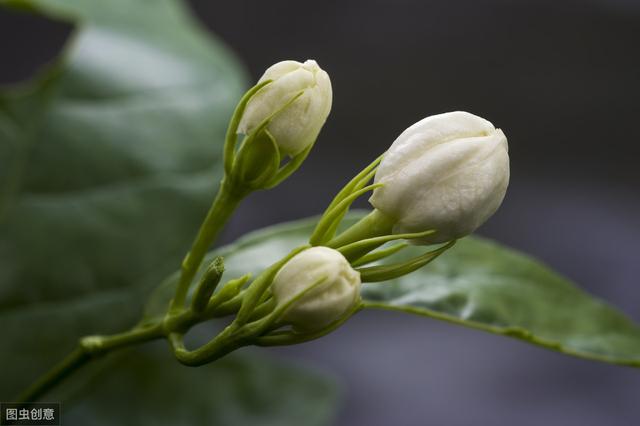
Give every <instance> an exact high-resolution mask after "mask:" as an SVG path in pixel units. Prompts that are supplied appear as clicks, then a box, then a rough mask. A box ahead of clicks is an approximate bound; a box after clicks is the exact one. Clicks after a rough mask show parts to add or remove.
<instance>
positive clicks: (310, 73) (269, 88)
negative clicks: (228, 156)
mask: <svg viewBox="0 0 640 426" xmlns="http://www.w3.org/2000/svg"><path fill="white" fill-rule="evenodd" d="M267 80H272V82H271V83H269V84H267V85H266V86H264V87H263V88H261V89H260V90H258V92H256V93H255V95H253V96H252V97H251V99H250V100H249V102H248V103H247V106H246V109H245V111H244V114H243V115H242V119H241V120H240V124H239V126H238V131H239V132H240V133H244V134H248V133H249V132H251V130H253V129H254V128H256V127H257V126H258V125H260V123H261V122H262V121H263V120H265V119H266V118H268V117H269V116H271V115H272V114H273V113H275V112H276V111H278V110H280V109H281V108H283V107H284V106H285V105H286V104H287V103H288V102H290V101H291V100H292V99H293V98H294V97H295V96H296V95H298V94H299V93H301V92H302V94H301V95H300V97H298V98H297V99H296V100H295V101H293V102H292V103H291V104H289V105H288V106H286V107H285V108H284V109H283V110H282V111H280V112H279V113H277V114H276V116H275V117H273V119H272V120H271V122H270V123H269V125H268V126H267V129H268V130H269V132H270V133H271V134H272V135H273V137H274V139H275V141H276V143H277V144H278V147H279V148H280V150H281V152H282V154H289V155H291V156H293V155H296V154H298V153H300V152H302V151H304V149H305V148H307V147H308V146H309V145H311V144H313V143H314V142H315V140H316V138H317V137H318V134H319V133H320V129H321V128H322V125H323V124H324V122H325V121H326V119H327V116H328V115H329V111H330V110H331V101H332V92H331V80H330V79H329V75H328V74H327V73H326V72H325V71H323V70H322V69H321V68H320V67H319V66H318V64H317V63H316V61H313V60H307V61H306V62H305V63H303V64H302V63H300V62H296V61H282V62H278V63H277V64H275V65H272V66H271V67H269V69H267V70H266V71H265V73H264V75H263V76H262V77H261V78H260V80H259V81H258V83H262V82H264V81H267Z"/></svg>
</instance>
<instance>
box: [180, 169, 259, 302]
mask: <svg viewBox="0 0 640 426" xmlns="http://www.w3.org/2000/svg"><path fill="white" fill-rule="evenodd" d="M247 195H248V193H247V192H246V191H241V190H239V189H238V188H237V187H235V186H234V185H233V184H232V183H231V182H230V181H229V180H227V179H226V178H225V179H223V180H222V182H221V183H220V189H219V191H218V194H217V195H216V198H215V200H213V204H211V208H209V212H208V213H207V216H206V217H205V219H204V222H202V225H201V226H200V230H199V231H198V235H196V238H195V240H194V241H193V244H192V245H191V249H190V250H189V252H188V253H187V255H186V256H185V258H184V260H183V261H182V268H181V275H180V281H179V282H178V288H177V289H176V295H175V297H174V298H173V300H172V301H171V307H170V311H173V312H175V311H179V310H182V309H184V303H185V300H186V298H187V293H188V291H189V286H190V285H191V282H192V281H193V277H194V276H195V275H196V272H197V271H198V268H199V267H200V264H201V263H202V260H203V259H204V256H205V255H206V253H207V250H209V247H210V246H211V244H213V242H214V240H215V239H216V237H217V236H218V234H219V233H220V231H221V230H222V228H223V227H224V225H225V224H226V223H227V222H228V221H229V218H230V217H231V215H232V214H233V212H234V211H235V209H236V208H237V207H238V204H240V201H242V199H243V198H244V197H246V196H247Z"/></svg>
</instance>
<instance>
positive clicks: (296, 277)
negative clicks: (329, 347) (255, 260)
mask: <svg viewBox="0 0 640 426" xmlns="http://www.w3.org/2000/svg"><path fill="white" fill-rule="evenodd" d="M272 291H273V295H274V298H275V300H276V302H277V304H278V306H282V305H285V304H287V303H289V302H290V301H291V300H292V299H294V298H296V297H299V296H300V295H301V294H302V293H304V294H303V295H302V296H300V298H299V299H298V300H295V301H294V302H293V303H292V304H291V306H289V307H288V309H287V310H286V311H285V312H284V314H283V316H282V320H283V321H284V322H285V323H287V324H291V325H292V326H293V327H294V329H296V330H300V331H315V330H319V329H321V328H323V327H325V326H327V325H329V324H330V323H332V322H333V321H335V320H337V319H340V318H341V317H342V316H343V315H345V314H346V313H347V312H348V311H349V310H350V309H352V308H353V307H354V306H355V305H356V303H358V301H359V300H360V274H359V273H358V272H357V271H355V270H354V269H353V268H352V267H351V265H350V264H349V262H348V261H347V259H345V258H344V256H343V255H342V254H341V253H340V252H339V251H337V250H334V249H331V248H328V247H311V248H309V249H307V250H305V251H303V252H301V253H299V254H297V255H296V256H294V257H292V258H291V260H289V261H288V262H287V263H286V264H285V265H284V266H283V267H282V268H281V269H280V271H278V273H277V274H276V276H275V278H274V280H273V284H272Z"/></svg>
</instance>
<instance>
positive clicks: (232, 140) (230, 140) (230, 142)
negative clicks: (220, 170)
mask: <svg viewBox="0 0 640 426" xmlns="http://www.w3.org/2000/svg"><path fill="white" fill-rule="evenodd" d="M272 81H273V80H266V81H263V82H262V83H258V84H256V85H255V86H253V87H252V88H251V89H249V90H247V92H246V93H245V94H244V96H242V99H240V102H238V106H236V109H235V111H234V112H233V116H232V117H231V121H229V126H228V127H227V135H226V137H225V142H224V171H225V173H226V174H227V175H230V174H231V170H232V168H233V162H234V159H235V150H236V143H237V142H238V126H239V125H240V120H241V119H242V114H244V110H245V108H246V107H247V103H249V100H250V99H251V98H252V97H253V95H255V94H256V92H258V90H260V89H262V88H263V87H264V86H266V85H267V84H269V83H271V82H272Z"/></svg>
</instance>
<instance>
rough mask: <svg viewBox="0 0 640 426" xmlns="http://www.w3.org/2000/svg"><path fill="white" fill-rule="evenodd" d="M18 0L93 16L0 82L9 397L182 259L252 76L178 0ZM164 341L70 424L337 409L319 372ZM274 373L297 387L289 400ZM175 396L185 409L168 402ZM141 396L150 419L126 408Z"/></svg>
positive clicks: (119, 317) (272, 420) (113, 375)
mask: <svg viewBox="0 0 640 426" xmlns="http://www.w3.org/2000/svg"><path fill="white" fill-rule="evenodd" d="M4 4H10V5H19V6H26V7H27V8H28V9H30V10H34V11H36V12H38V13H42V14H45V15H49V16H51V17H54V18H56V19H62V20H67V21H71V22H74V23H79V24H80V25H79V26H78V30H76V31H75V33H74V36H73V39H72V40H71V41H70V42H69V44H68V46H67V47H66V50H65V53H64V55H63V56H62V57H61V58H60V59H59V60H58V61H57V63H56V64H55V65H54V66H52V67H51V68H50V69H49V70H48V72H47V73H45V74H43V75H42V76H41V77H40V78H38V79H37V81H35V82H33V83H30V84H29V85H28V86H26V87H23V88H21V89H20V90H14V91H12V92H6V93H0V191H1V192H0V330H2V337H3V338H2V340H3V343H2V349H1V350H0V365H1V367H0V368H1V369H0V377H1V379H0V400H5V401H6V400H10V398H11V397H13V396H15V395H16V394H17V393H18V392H19V391H21V390H22V388H24V387H25V386H26V385H27V384H29V383H30V382H31V381H32V380H34V379H35V377H37V376H38V375H40V374H42V373H43V372H44V371H46V370H47V369H48V368H49V367H51V366H52V365H53V364H54V363H55V362H57V361H59V360H60V359H61V358H62V357H63V356H64V355H66V353H68V352H69V351H70V350H71V349H72V348H73V346H74V345H75V341H76V340H77V339H78V338H79V337H80V336H83V335H86V334H93V333H109V332H116V331H122V330H124V329H125V328H127V327H130V326H132V325H133V323H134V322H135V321H136V320H137V319H138V317H139V315H140V309H141V304H142V301H143V300H144V297H143V295H142V294H143V293H145V294H146V292H147V291H148V288H150V287H151V286H152V285H153V286H155V285H157V283H158V282H159V281H160V280H161V279H162V278H164V277H165V276H166V275H167V274H168V273H170V272H171V271H173V270H175V269H176V268H177V267H178V266H179V264H180V260H181V258H182V256H183V255H184V253H185V252H186V250H187V248H188V247H189V243H190V242H191V239H192V238H193V237H194V235H195V232H196V230H197V227H198V225H199V223H200V222H201V220H202V218H203V217H204V214H205V212H206V209H207V207H208V204H209V203H210V201H211V199H212V197H213V194H214V190H215V186H216V184H217V182H218V180H219V177H220V175H221V170H222V164H221V163H222V159H221V151H222V145H223V139H224V134H225V130H226V124H227V122H228V120H229V118H230V116H231V113H232V110H233V108H234V106H235V104H236V102H237V101H238V99H239V98H240V97H241V95H242V92H243V88H244V87H245V74H244V71H243V70H242V68H241V67H239V66H238V63H237V61H236V60H235V59H234V58H233V56H232V55H231V54H230V53H229V52H228V51H227V50H226V49H225V48H224V47H223V46H222V45H221V44H220V43H219V42H217V41H216V40H214V39H212V38H211V37H209V36H208V35H207V34H205V33H204V32H203V31H201V30H200V29H199V26H198V25H197V23H195V22H194V21H193V19H192V18H191V17H190V16H189V13H188V12H187V11H186V10H185V9H184V7H183V5H182V3H181V2H179V1H177V0H144V1H143V0H135V1H131V0H107V1H85V0H65V1H57V0H39V1H37V0H31V1H19V2H16V1H13V2H4ZM162 349H163V351H166V352H163V358H162V360H160V359H151V358H140V359H138V358H134V357H131V358H130V359H126V364H127V367H126V368H127V370H126V371H120V367H119V366H113V370H111V371H109V372H104V373H101V374H102V376H101V377H102V379H100V383H103V382H104V384H105V386H106V388H105V389H104V390H102V389H99V388H100V387H101V384H100V383H98V384H96V385H95V387H94V388H93V389H92V390H91V392H90V393H89V394H88V396H86V397H85V398H84V399H82V401H81V402H82V404H81V405H80V406H78V407H71V406H69V405H67V404H66V403H65V406H66V409H68V410H70V411H71V413H72V414H71V415H70V416H71V417H69V420H65V424H82V425H86V424H90V421H95V424H135V425H142V424H154V425H156V424H184V423H183V422H182V421H180V419H183V418H184V419H189V420H190V422H191V424H211V422H210V421H209V420H210V419H218V420H220V423H221V424H236V423H227V422H226V421H224V420H229V421H237V422H238V423H237V424H243V425H244V424H249V423H250V422H251V421H254V420H255V421H256V422H257V424H290V423H288V420H287V419H288V416H290V417H291V418H292V419H297V420H298V422H297V423H295V422H293V423H291V424H300V423H301V421H300V417H301V416H302V415H301V414H300V413H302V412H304V413H306V414H305V416H306V417H305V418H309V416H317V418H318V419H326V416H327V415H328V413H329V411H330V409H329V407H328V405H327V398H328V396H327V395H328V390H327V389H328V388H327V386H328V385H327V384H326V382H325V381H322V380H320V379H318V378H317V377H315V376H313V377H310V376H305V375H303V374H302V373H300V372H298V371H295V372H288V371H285V369H283V368H281V367H271V364H265V365H263V366H260V367H259V366H258V364H257V362H255V361H251V362H249V363H246V362H245V361H243V360H242V359H236V360H229V361H225V363H223V364H221V366H220V367H212V368H209V369H207V370H205V371H203V372H202V373H198V372H197V371H196V370H187V369H186V368H182V367H178V364H177V362H176V361H174V360H173V359H172V358H171V356H170V354H169V351H168V349H167V348H166V347H163V348H162ZM143 367H144V368H143ZM178 368H180V370H178ZM91 370H92V371H93V370H94V369H93V368H92V369H91ZM187 371H188V372H187ZM183 372H187V373H185V375H184V376H183V375H182V374H181V373H183ZM200 374H201V375H200ZM236 379H238V380H239V381H236ZM254 379H255V380H254ZM192 381H193V382H192ZM269 381H272V382H273V383H274V386H275V387H278V386H279V385H280V384H281V385H283V389H280V388H278V394H277V396H278V397H279V399H278V400H276V394H273V393H270V392H269V389H267V384H268V383H269ZM171 383H176V387H175V388H171ZM220 383H222V384H223V386H224V387H228V388H230V392H229V393H228V394H225V388H224V387H221V385H220ZM156 384H157V385H158V386H157V387H156V388H154V386H155V385H156ZM160 384H162V385H166V388H163V387H161V386H160ZM178 386H180V387H181V388H182V389H178V388H177V387H178ZM307 386H310V387H312V388H313V389H317V394H313V392H314V391H313V389H311V390H305V389H304V388H306V387H307ZM186 388H189V389H194V390H195V389H197V390H198V395H195V396H194V397H195V399H196V401H195V402H196V406H195V408H194V407H190V406H189V405H188V401H186V400H185V399H180V395H178V394H180V393H182V392H184V389H186ZM63 389H64V387H63ZM245 390H246V392H245ZM289 391H292V394H288V392H289ZM81 392H87V389H83V390H82V391H81ZM263 392H265V393H266V395H262V393H263ZM144 394H149V395H152V397H153V398H154V399H153V400H150V399H145V398H144ZM163 394H165V395H164V397H163V398H161V396H162V395H163ZM307 396H309V398H310V399H309V400H308V401H307V400H306V399H305V398H306V397H307ZM168 397H171V398H175V401H176V406H175V407H173V408H171V407H167V406H165V405H166V404H167V401H168V399H167V398H168ZM114 398H115V399H114ZM155 398H157V399H155ZM214 398H218V399H219V400H221V401H225V402H227V403H229V410H228V411H220V412H219V413H217V412H215V413H214V412H213V411H217V410H219V409H220V405H219V404H221V403H220V402H211V400H212V399H214ZM236 398H239V399H238V400H237V401H235V399H236ZM102 400H104V401H105V404H104V405H102V403H101V401H102ZM107 400H108V401H110V402H109V403H107V402H106V401H107ZM232 400H234V401H233V403H232V402H231V401H232ZM302 400H305V401H306V402H303V401H302ZM292 401H293V402H297V403H299V407H298V409H295V408H292V407H291V402H292ZM65 402H66V401H65ZM134 403H135V404H136V408H135V413H136V416H137V417H136V418H135V419H133V420H132V419H128V420H127V419H125V417H124V415H125V413H126V412H127V411H126V410H125V409H126V408H131V404H134ZM205 403H210V404H211V405H207V406H206V407H205ZM271 403H272V404H273V406H269V407H266V405H267V404H271ZM131 409H132V410H133V408H131ZM149 409H153V410H156V411H157V415H158V417H156V412H153V411H152V412H149V411H145V410H149ZM220 410H221V409H220ZM290 410H293V414H291V413H289V411H290ZM116 412H117V413H118V414H117V415H116V414H115V413H116ZM95 413H101V415H100V416H101V417H100V418H98V417H97V414H95ZM143 413H144V414H143ZM112 414H113V416H112ZM165 415H166V417H163V416H165ZM252 415H255V416H256V417H255V418H252ZM261 415H263V416H264V417H262V418H258V416H261ZM88 419H89V420H88ZM319 421H320V420H319ZM101 422H102V423H101ZM163 422H164V423H163ZM92 424H94V423H92Z"/></svg>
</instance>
